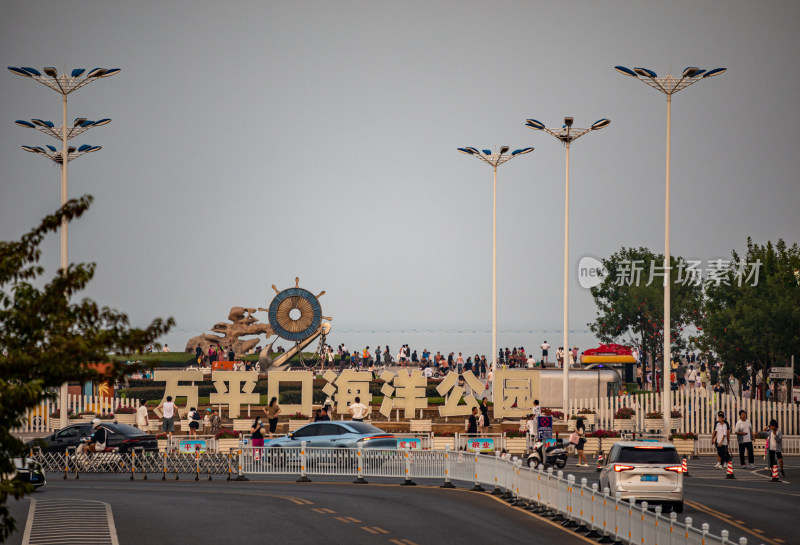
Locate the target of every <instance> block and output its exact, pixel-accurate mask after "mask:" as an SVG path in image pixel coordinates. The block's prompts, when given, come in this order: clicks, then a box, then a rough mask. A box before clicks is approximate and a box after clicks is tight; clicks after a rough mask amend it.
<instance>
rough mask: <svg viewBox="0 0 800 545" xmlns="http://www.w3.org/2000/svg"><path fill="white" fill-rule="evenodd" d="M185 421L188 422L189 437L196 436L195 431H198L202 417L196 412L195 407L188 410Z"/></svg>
mask: <svg viewBox="0 0 800 545" xmlns="http://www.w3.org/2000/svg"><path fill="white" fill-rule="evenodd" d="M186 419H187V420H188V421H189V435H197V430H199V429H200V421H201V420H202V419H203V417H202V416H200V413H198V412H197V408H196V407H192V408H191V409H189V414H187V415H186Z"/></svg>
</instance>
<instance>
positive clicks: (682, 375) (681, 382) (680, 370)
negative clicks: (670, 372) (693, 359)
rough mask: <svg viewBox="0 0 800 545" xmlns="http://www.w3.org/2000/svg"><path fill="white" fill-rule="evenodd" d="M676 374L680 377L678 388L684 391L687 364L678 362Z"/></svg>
mask: <svg viewBox="0 0 800 545" xmlns="http://www.w3.org/2000/svg"><path fill="white" fill-rule="evenodd" d="M675 376H676V377H677V378H678V390H679V391H681V392H682V391H683V389H684V388H685V387H686V366H685V365H684V364H682V363H680V364H678V368H677V369H676V370H675Z"/></svg>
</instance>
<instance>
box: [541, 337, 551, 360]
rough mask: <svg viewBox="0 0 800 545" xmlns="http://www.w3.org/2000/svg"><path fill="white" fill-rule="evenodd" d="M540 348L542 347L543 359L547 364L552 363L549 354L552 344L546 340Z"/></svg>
mask: <svg viewBox="0 0 800 545" xmlns="http://www.w3.org/2000/svg"><path fill="white" fill-rule="evenodd" d="M539 348H541V349H542V361H543V362H544V363H545V365H546V364H548V363H550V360H549V359H548V354H549V353H550V345H549V344H548V342H547V340H545V341H544V342H543V343H542V344H541V345H540V346H539Z"/></svg>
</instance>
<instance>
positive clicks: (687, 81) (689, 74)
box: [614, 66, 727, 435]
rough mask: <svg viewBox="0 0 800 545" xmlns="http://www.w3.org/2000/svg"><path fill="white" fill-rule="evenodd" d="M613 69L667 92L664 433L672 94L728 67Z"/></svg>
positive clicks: (669, 352) (668, 349)
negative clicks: (662, 72) (661, 71)
mask: <svg viewBox="0 0 800 545" xmlns="http://www.w3.org/2000/svg"><path fill="white" fill-rule="evenodd" d="M614 69H615V70H616V71H617V72H619V73H620V74H622V75H624V76H630V77H632V78H636V79H638V80H639V81H642V82H644V83H646V84H647V85H649V86H650V87H652V88H653V89H655V90H657V91H660V92H662V93H664V94H665V95H667V176H666V178H667V181H666V186H667V187H666V205H665V212H664V350H663V354H664V357H663V360H664V361H663V367H664V368H663V371H662V378H663V390H662V402H661V412H662V413H663V416H664V434H665V435H666V434H668V433H669V431H668V430H669V420H670V414H669V413H670V405H668V404H667V401H666V400H667V399H668V398H667V396H668V395H669V393H670V380H669V375H670V364H671V363H672V346H671V344H670V343H671V340H672V339H671V337H672V329H671V328H670V254H669V158H670V137H671V134H670V128H671V122H672V95H674V94H675V93H677V92H678V91H681V90H683V89H686V88H687V87H689V86H690V85H692V84H693V83H697V82H698V81H700V80H702V79H706V78H711V77H714V76H719V75H720V74H722V73H723V72H725V71H726V70H727V68H714V69H713V70H708V71H706V70H703V69H701V68H697V67H696V66H689V67H688V68H686V69H685V70H684V71H683V74H681V76H680V77H679V78H676V77H674V76H673V75H672V74H669V75H667V76H664V77H661V78H659V77H658V76H657V75H656V73H655V72H653V71H652V70H650V69H648V68H634V69H633V70H631V69H630V68H625V67H624V66H615V67H614Z"/></svg>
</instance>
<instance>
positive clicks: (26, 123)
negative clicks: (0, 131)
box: [14, 119, 36, 129]
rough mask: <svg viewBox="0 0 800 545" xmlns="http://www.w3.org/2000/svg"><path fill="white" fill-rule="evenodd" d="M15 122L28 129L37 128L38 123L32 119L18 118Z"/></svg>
mask: <svg viewBox="0 0 800 545" xmlns="http://www.w3.org/2000/svg"><path fill="white" fill-rule="evenodd" d="M14 124H15V125H19V126H20V127H26V128H28V129H35V128H36V125H34V124H33V123H31V122H30V121H24V120H22V119H17V120H16V121H14Z"/></svg>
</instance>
